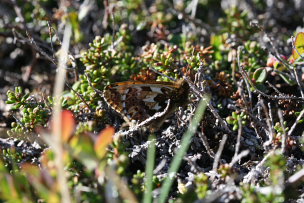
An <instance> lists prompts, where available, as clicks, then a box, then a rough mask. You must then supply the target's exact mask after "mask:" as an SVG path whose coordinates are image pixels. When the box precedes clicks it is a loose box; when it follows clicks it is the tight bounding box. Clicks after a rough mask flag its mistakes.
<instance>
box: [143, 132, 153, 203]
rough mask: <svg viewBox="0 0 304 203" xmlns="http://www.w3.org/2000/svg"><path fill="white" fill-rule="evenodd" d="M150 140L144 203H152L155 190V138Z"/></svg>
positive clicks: (151, 137)
mask: <svg viewBox="0 0 304 203" xmlns="http://www.w3.org/2000/svg"><path fill="white" fill-rule="evenodd" d="M149 140H150V141H151V142H150V144H149V147H148V155H147V156H148V157H147V162H146V184H145V188H146V190H145V193H144V200H143V202H144V203H151V202H152V190H153V182H152V177H153V169H154V162H155V136H150V138H149Z"/></svg>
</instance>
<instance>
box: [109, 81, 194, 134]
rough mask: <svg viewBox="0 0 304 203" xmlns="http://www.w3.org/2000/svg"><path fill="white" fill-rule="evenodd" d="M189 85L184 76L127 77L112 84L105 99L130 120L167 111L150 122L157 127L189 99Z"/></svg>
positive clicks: (154, 128)
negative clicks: (173, 79)
mask: <svg viewBox="0 0 304 203" xmlns="http://www.w3.org/2000/svg"><path fill="white" fill-rule="evenodd" d="M188 94H189V85H188V83H187V82H186V81H185V80H184V79H181V80H178V81H176V82H159V81H126V82H118V83H114V84H112V85H109V86H107V87H106V88H105V90H104V99H105V101H106V102H107V103H108V105H109V106H111V107H112V109H114V110H115V111H116V112H118V113H119V114H120V115H121V116H122V117H123V118H124V120H125V121H126V122H127V123H129V124H130V123H134V121H135V122H139V123H140V122H143V121H145V120H146V119H148V118H151V117H152V116H154V115H155V114H156V113H158V112H163V111H164V110H165V109H166V108H167V111H166V112H165V114H164V115H162V116H160V117H157V118H156V119H155V120H153V121H152V122H150V123H149V124H148V126H147V127H148V128H149V129H150V131H157V129H159V128H160V127H161V125H162V124H163V122H164V121H165V119H166V118H168V117H169V116H170V115H171V114H172V113H173V112H174V111H175V110H176V108H177V107H180V106H183V105H185V104H186V103H187V101H188Z"/></svg>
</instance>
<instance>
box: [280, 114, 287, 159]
mask: <svg viewBox="0 0 304 203" xmlns="http://www.w3.org/2000/svg"><path fill="white" fill-rule="evenodd" d="M278 116H279V119H280V125H281V128H282V129H283V134H282V147H281V148H282V150H281V152H282V154H284V153H285V150H286V140H287V133H286V130H285V126H284V120H283V113H282V110H281V109H279V110H278Z"/></svg>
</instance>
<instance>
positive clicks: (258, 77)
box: [253, 68, 267, 83]
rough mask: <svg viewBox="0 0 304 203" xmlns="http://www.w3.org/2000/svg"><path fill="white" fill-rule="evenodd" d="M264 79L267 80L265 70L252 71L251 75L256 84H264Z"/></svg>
mask: <svg viewBox="0 0 304 203" xmlns="http://www.w3.org/2000/svg"><path fill="white" fill-rule="evenodd" d="M266 78H267V71H266V69H265V68H259V69H257V70H256V71H254V73H253V79H254V80H255V81H256V82H257V83H263V82H265V80H266Z"/></svg>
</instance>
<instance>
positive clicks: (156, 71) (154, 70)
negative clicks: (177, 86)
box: [149, 67, 177, 82]
mask: <svg viewBox="0 0 304 203" xmlns="http://www.w3.org/2000/svg"><path fill="white" fill-rule="evenodd" d="M149 69H150V70H152V71H153V72H155V73H157V74H159V75H161V76H164V77H166V78H168V79H169V80H172V81H174V82H176V81H177V80H176V79H175V78H172V77H170V76H168V75H165V74H163V73H161V72H159V71H158V70H156V69H155V68H152V67H149Z"/></svg>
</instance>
